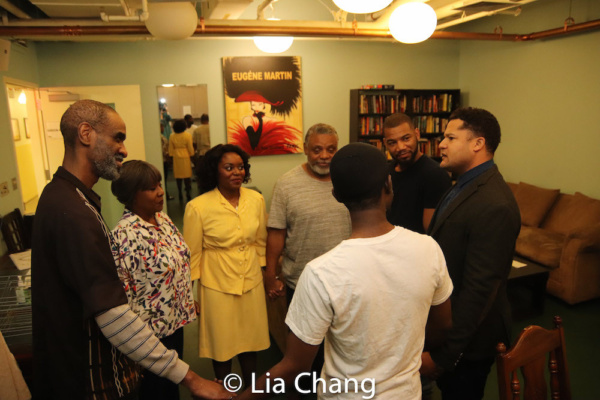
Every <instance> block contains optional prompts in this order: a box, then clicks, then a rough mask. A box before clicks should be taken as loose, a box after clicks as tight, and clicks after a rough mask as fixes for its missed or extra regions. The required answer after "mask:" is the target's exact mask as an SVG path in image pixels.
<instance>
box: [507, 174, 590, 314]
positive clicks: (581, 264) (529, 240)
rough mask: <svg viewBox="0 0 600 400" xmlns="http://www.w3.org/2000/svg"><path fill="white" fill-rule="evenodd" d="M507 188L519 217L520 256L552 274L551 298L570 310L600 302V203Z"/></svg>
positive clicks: (582, 197)
mask: <svg viewBox="0 0 600 400" xmlns="http://www.w3.org/2000/svg"><path fill="white" fill-rule="evenodd" d="M509 186H510V187H511V189H512V191H513V193H514V195H515V198H516V199H517V203H518V204H519V209H520V211H521V232H520V234H519V237H518V239H517V247H516V252H517V254H518V255H520V256H522V257H524V258H527V259H530V260H532V261H534V262H537V263H539V264H542V265H544V266H546V267H548V268H549V269H550V277H549V279H548V284H547V286H546V290H547V292H548V293H550V294H552V295H554V296H557V297H559V298H561V299H563V300H564V301H566V302H567V303H569V304H575V303H579V302H582V301H586V300H590V299H594V298H597V297H600V200H596V199H593V198H591V197H588V196H585V195H583V194H581V193H579V192H577V193H575V194H564V193H560V191H559V190H558V189H545V188H541V187H538V186H534V185H530V184H527V183H524V182H520V183H518V184H514V183H509Z"/></svg>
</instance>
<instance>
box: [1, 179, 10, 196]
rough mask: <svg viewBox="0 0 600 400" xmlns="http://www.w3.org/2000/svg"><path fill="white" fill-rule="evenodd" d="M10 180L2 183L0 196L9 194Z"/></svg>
mask: <svg viewBox="0 0 600 400" xmlns="http://www.w3.org/2000/svg"><path fill="white" fill-rule="evenodd" d="M8 193H9V191H8V182H2V183H0V197H4V196H8Z"/></svg>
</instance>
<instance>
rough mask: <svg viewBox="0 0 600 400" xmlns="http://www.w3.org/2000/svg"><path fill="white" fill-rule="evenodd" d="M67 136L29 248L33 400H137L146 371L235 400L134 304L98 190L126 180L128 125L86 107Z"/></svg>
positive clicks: (78, 110)
mask: <svg viewBox="0 0 600 400" xmlns="http://www.w3.org/2000/svg"><path fill="white" fill-rule="evenodd" d="M60 128H61V132H62V134H63V138H64V143H65V156H64V159H63V164H62V167H60V168H59V169H58V171H57V172H56V174H55V175H54V178H53V179H52V181H51V182H50V183H49V184H48V185H47V186H46V188H45V189H44V191H43V193H42V195H41V197H40V201H39V205H38V209H37V211H36V216H35V218H34V228H33V238H32V302H33V304H32V308H33V346H34V347H33V351H34V358H33V359H34V388H33V394H34V397H35V398H37V399H84V398H85V399H88V398H94V399H117V398H125V399H127V398H135V396H136V392H137V386H138V381H139V370H138V366H137V365H140V366H142V367H144V368H146V369H148V370H149V371H150V372H152V373H155V374H157V375H160V376H163V377H165V378H168V379H170V380H171V381H173V382H175V383H181V384H183V385H185V386H186V387H187V388H188V389H190V391H191V392H192V394H193V395H195V396H199V397H202V398H214V399H228V398H230V396H231V395H230V394H229V393H228V392H227V391H226V390H225V389H224V388H223V387H222V386H220V385H218V384H217V383H214V382H210V381H207V380H205V379H203V378H201V377H199V376H198V375H196V374H195V373H194V372H193V371H191V370H190V368H189V366H188V365H187V364H186V363H184V362H183V361H181V360H180V359H179V358H178V357H177V354H176V353H175V351H172V350H167V349H166V348H165V347H164V346H163V345H162V344H161V343H160V342H159V340H158V339H157V338H156V337H155V336H154V334H153V333H152V331H151V330H150V329H149V328H148V327H147V326H146V325H145V324H144V323H143V322H142V321H141V320H140V319H139V317H138V316H137V315H136V314H135V313H133V312H132V311H131V310H130V309H129V306H128V304H127V296H126V295H125V292H124V291H123V287H122V285H121V282H120V281H119V278H118V276H117V272H116V267H115V264H114V261H113V258H112V253H111V241H112V238H111V234H110V230H109V229H108V228H107V227H106V224H105V223H104V220H103V219H102V216H101V215H100V197H99V196H98V195H97V194H96V193H95V192H94V191H93V190H92V186H93V185H94V184H95V183H96V182H97V181H98V179H99V178H101V177H102V178H105V179H108V180H113V179H116V178H117V177H118V176H119V169H120V167H121V163H122V161H123V159H124V158H125V157H126V156H127V150H126V149H125V145H124V143H123V142H124V141H125V137H126V129H125V123H124V122H123V120H122V119H121V117H119V115H118V114H117V113H116V112H115V111H114V110H113V109H112V108H110V107H108V106H107V105H105V104H102V103H99V102H96V101H93V100H81V101H78V102H76V103H74V104H73V105H71V106H70V107H69V109H68V110H67V111H66V112H65V114H64V115H63V117H62V119H61V123H60Z"/></svg>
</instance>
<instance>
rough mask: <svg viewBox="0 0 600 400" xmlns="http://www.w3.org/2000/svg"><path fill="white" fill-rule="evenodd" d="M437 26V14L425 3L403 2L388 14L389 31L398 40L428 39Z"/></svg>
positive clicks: (409, 41)
mask: <svg viewBox="0 0 600 400" xmlns="http://www.w3.org/2000/svg"><path fill="white" fill-rule="evenodd" d="M436 26H437V15H436V14H435V11H434V9H433V8H431V6H429V5H428V4H425V3H419V2H411V3H404V4H402V5H401V6H399V7H398V8H396V9H395V10H394V12H392V15H390V25H389V27H390V33H391V34H392V36H393V37H394V39H396V40H397V41H399V42H402V43H419V42H422V41H424V40H427V39H429V37H430V36H431V35H432V34H433V32H434V31H435V28H436Z"/></svg>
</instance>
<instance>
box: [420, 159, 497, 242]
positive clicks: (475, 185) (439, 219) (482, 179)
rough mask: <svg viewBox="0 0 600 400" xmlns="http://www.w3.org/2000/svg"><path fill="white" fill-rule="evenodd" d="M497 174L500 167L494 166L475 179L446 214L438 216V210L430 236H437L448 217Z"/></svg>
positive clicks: (447, 208) (434, 216)
mask: <svg viewBox="0 0 600 400" xmlns="http://www.w3.org/2000/svg"><path fill="white" fill-rule="evenodd" d="M496 173H498V167H497V166H496V165H494V166H493V167H492V168H490V169H489V170H487V171H485V172H484V173H483V174H481V175H479V176H478V177H477V178H475V180H474V181H473V182H471V184H469V185H467V187H466V188H464V189H463V190H462V191H461V192H460V194H459V195H458V196H457V197H456V199H454V201H452V203H450V204H448V205H447V206H446V209H445V210H444V212H443V213H442V214H440V215H438V212H437V211H438V210H437V209H436V210H435V212H434V214H433V218H432V219H433V221H434V224H433V227H432V228H431V229H430V231H429V232H428V234H429V235H430V236H433V235H435V233H436V232H437V231H438V229H439V228H440V227H441V226H442V224H443V223H444V221H445V220H446V219H447V218H448V216H450V214H452V213H453V212H454V210H456V208H457V207H458V206H459V205H461V204H462V203H463V202H464V201H465V200H467V199H468V198H469V197H471V196H472V195H473V193H475V192H477V190H479V186H481V185H484V184H485V183H486V182H487V181H488V180H489V179H490V178H491V177H492V176H493V175H494V174H496ZM444 197H445V196H444ZM442 199H443V197H442ZM440 204H441V201H440Z"/></svg>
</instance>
